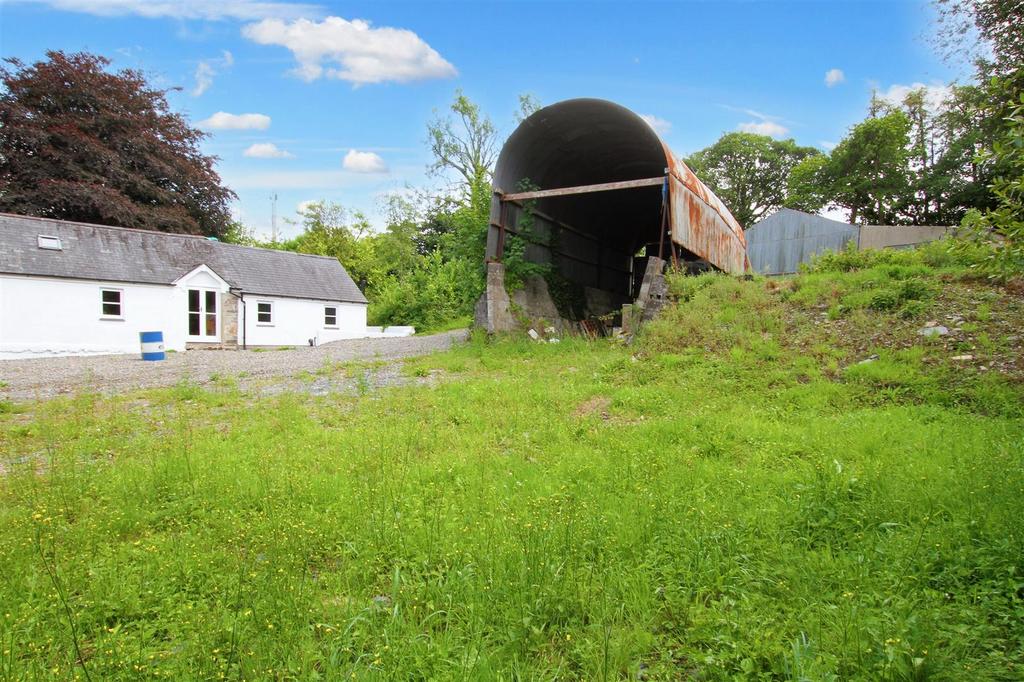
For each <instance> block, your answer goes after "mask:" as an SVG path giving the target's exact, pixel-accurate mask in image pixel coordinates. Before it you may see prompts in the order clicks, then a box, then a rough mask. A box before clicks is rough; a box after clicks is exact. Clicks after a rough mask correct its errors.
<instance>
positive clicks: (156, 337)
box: [139, 332, 167, 360]
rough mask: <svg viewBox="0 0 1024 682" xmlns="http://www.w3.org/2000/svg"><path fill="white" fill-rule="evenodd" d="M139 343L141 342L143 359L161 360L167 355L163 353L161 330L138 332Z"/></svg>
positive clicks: (162, 334)
mask: <svg viewBox="0 0 1024 682" xmlns="http://www.w3.org/2000/svg"><path fill="white" fill-rule="evenodd" d="M139 343H140V344H142V359H143V360H163V359H165V358H166V357H167V355H166V354H165V353H164V333H163V332H139Z"/></svg>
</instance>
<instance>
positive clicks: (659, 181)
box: [501, 176, 665, 201]
mask: <svg viewBox="0 0 1024 682" xmlns="http://www.w3.org/2000/svg"><path fill="white" fill-rule="evenodd" d="M664 184H665V178H664V176H661V177H657V178H643V179H642V180H623V181H621V182H602V183H599V184H596V185H578V186H576V187H559V188H558V189H540V190H536V191H534V192H514V193H512V194H505V195H503V196H502V197H501V198H502V199H503V200H505V201H526V200H527V199H543V198H545V197H564V196H570V195H573V194H589V193H591V192H609V191H612V190H618V189H633V188H635V187H654V186H655V185H664Z"/></svg>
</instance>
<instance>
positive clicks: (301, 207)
mask: <svg viewBox="0 0 1024 682" xmlns="http://www.w3.org/2000/svg"><path fill="white" fill-rule="evenodd" d="M319 201H320V200H319V199H306V200H305V201H300V202H299V203H298V204H297V205H296V206H295V212H296V213H305V212H306V211H308V210H309V207H310V206H312V205H313V204H315V203H318V202H319Z"/></svg>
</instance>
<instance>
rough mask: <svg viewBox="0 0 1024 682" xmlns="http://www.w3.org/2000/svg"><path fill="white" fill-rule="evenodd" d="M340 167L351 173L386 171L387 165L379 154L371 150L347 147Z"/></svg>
mask: <svg viewBox="0 0 1024 682" xmlns="http://www.w3.org/2000/svg"><path fill="white" fill-rule="evenodd" d="M341 166H342V168H344V169H345V170H347V171H352V172H353V173H387V172H388V165H387V164H386V163H384V159H382V158H381V157H380V155H379V154H374V153H373V152H360V151H356V150H355V149H349V150H348V154H346V155H345V160H344V161H342V163H341Z"/></svg>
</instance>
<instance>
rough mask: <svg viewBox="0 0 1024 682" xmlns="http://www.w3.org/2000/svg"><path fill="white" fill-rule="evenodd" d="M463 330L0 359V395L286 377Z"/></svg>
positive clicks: (443, 339)
mask: <svg viewBox="0 0 1024 682" xmlns="http://www.w3.org/2000/svg"><path fill="white" fill-rule="evenodd" d="M468 334H469V333H468V332H467V331H465V330H459V331H453V332H445V333H443V334H433V335H430V336H409V337H404V338H391V339H387V338H376V339H351V340H348V341H335V342H334V343H329V344H325V345H323V346H319V347H317V348H309V347H302V346H300V347H297V348H294V349H290V350H268V351H264V352H257V351H251V350H248V351H244V350H239V351H235V350H192V351H186V352H184V353H170V354H168V355H167V359H166V360H164V361H162V362H143V361H142V360H140V359H139V356H138V355H96V356H90V357H58V358H39V359H34V360H0V396H3V397H5V398H10V399H13V400H31V399H33V398H51V397H53V396H56V395H61V394H65V393H74V392H76V391H80V390H83V389H89V390H96V391H100V392H102V393H120V392H124V391H131V390H134V389H139V388H153V387H158V386H173V385H174V384H176V383H178V382H180V381H181V380H183V379H188V380H190V381H194V382H196V383H199V384H205V383H208V382H210V381H212V380H213V379H214V378H216V377H217V376H222V377H223V376H238V375H240V374H241V375H243V376H245V377H246V378H247V380H249V379H268V378H276V377H280V378H282V379H285V378H287V377H290V376H292V375H294V374H296V373H297V372H302V371H310V372H315V371H316V370H318V369H321V368H323V367H324V365H325V364H327V363H333V362H345V361H348V360H394V359H398V358H406V357H411V356H414V355H425V354H427V353H433V352H436V351H440V350H445V349H447V348H450V347H451V346H452V345H453V344H455V343H458V342H460V341H464V340H465V339H466V338H467V336H468Z"/></svg>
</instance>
